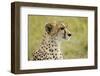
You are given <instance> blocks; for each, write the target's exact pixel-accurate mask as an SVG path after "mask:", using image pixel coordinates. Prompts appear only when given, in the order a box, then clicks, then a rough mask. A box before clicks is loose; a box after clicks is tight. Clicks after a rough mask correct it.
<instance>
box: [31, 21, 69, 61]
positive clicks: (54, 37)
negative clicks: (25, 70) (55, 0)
mask: <svg viewBox="0 0 100 76" xmlns="http://www.w3.org/2000/svg"><path fill="white" fill-rule="evenodd" d="M45 31H46V32H45V34H44V36H43V40H42V42H41V44H40V47H39V49H38V50H36V51H34V52H33V60H58V59H63V54H62V52H61V50H60V41H61V40H62V39H67V40H68V39H69V38H70V36H71V34H70V32H69V31H68V29H67V28H66V26H65V25H64V24H63V23H48V24H46V25H45Z"/></svg>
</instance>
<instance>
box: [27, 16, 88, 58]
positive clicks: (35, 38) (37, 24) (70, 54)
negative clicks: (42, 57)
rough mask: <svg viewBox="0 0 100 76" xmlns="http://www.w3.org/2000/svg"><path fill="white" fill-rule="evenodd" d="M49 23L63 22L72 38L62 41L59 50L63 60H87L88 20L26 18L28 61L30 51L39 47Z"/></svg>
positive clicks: (53, 17)
mask: <svg viewBox="0 0 100 76" xmlns="http://www.w3.org/2000/svg"><path fill="white" fill-rule="evenodd" d="M49 21H63V22H64V24H66V25H68V29H69V30H70V32H71V34H72V37H71V39H70V40H68V41H67V40H66V41H63V42H62V44H61V50H62V52H63V54H64V58H65V59H79V58H87V56H88V18H87V17H73V16H72V17H71V16H66V17H65V16H41V15H40V16H36V15H29V16H28V59H29V60H31V59H32V51H34V50H36V49H37V48H38V47H39V44H40V42H41V40H42V35H43V34H44V31H45V29H44V27H45V24H46V23H47V22H49Z"/></svg>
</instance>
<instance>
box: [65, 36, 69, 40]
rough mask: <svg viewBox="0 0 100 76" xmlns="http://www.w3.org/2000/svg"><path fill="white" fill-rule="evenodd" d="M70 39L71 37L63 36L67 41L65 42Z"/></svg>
mask: <svg viewBox="0 0 100 76" xmlns="http://www.w3.org/2000/svg"><path fill="white" fill-rule="evenodd" d="M70 38H71V36H68V37H66V36H63V39H65V40H69V39H70Z"/></svg>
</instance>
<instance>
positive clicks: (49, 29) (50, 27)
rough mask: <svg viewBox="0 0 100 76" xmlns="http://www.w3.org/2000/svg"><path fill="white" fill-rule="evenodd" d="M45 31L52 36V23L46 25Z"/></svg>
mask: <svg viewBox="0 0 100 76" xmlns="http://www.w3.org/2000/svg"><path fill="white" fill-rule="evenodd" d="M45 30H46V32H47V33H48V34H50V32H51V31H52V25H51V24H50V23H48V24H46V25H45Z"/></svg>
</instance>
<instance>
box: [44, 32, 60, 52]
mask: <svg viewBox="0 0 100 76" xmlns="http://www.w3.org/2000/svg"><path fill="white" fill-rule="evenodd" d="M60 43H61V42H60V41H59V40H58V39H57V38H56V37H50V36H48V35H47V34H46V33H45V35H44V36H43V41H42V46H45V48H53V49H54V48H56V49H57V50H59V51H60Z"/></svg>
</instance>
